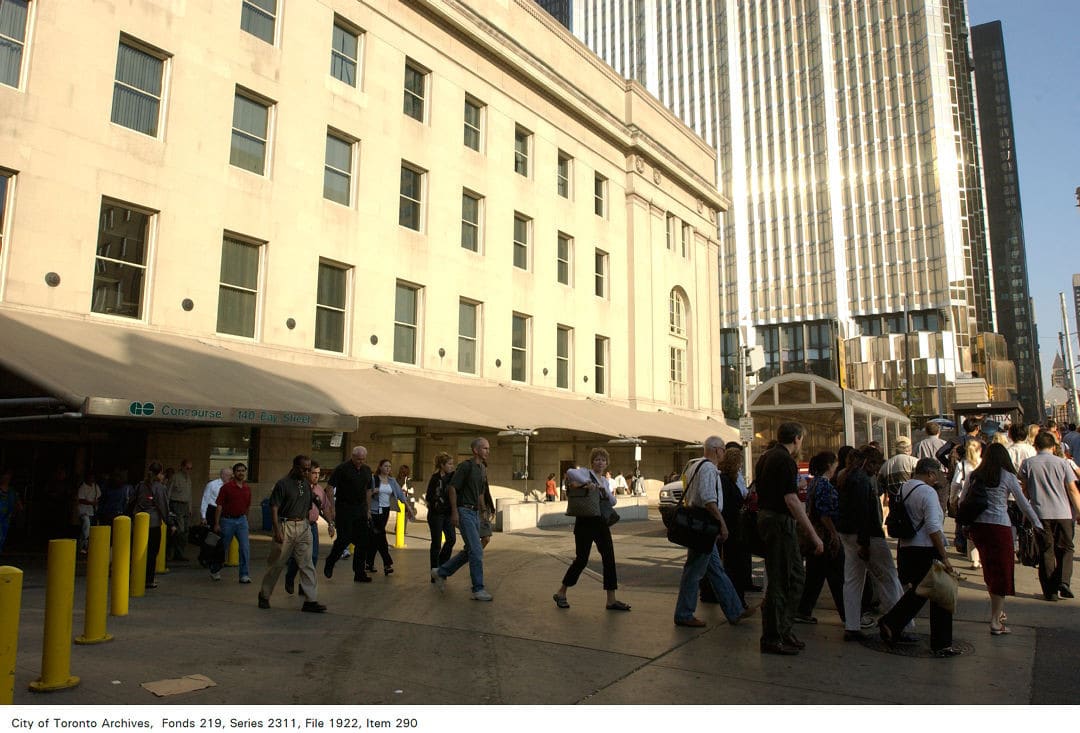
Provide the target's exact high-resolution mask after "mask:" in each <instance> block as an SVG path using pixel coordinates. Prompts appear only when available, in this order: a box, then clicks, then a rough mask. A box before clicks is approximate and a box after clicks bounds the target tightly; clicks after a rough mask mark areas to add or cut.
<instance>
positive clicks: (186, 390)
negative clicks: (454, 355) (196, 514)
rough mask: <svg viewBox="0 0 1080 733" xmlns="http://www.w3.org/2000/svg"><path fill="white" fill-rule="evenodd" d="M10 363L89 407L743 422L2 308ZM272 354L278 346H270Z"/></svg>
mask: <svg viewBox="0 0 1080 733" xmlns="http://www.w3.org/2000/svg"><path fill="white" fill-rule="evenodd" d="M0 342H2V343H5V344H9V345H11V346H9V348H6V349H4V350H3V351H2V352H0V363H2V364H3V365H4V366H6V367H7V368H8V369H9V370H11V371H12V372H14V373H15V374H17V375H18V376H20V377H22V378H23V379H25V380H26V381H28V382H31V383H33V384H36V385H38V386H39V387H41V388H42V389H43V390H44V391H45V392H47V393H48V394H50V395H52V396H55V397H57V398H58V399H60V400H62V401H64V402H66V403H67V404H68V405H69V406H70V407H71V408H72V409H77V410H81V411H82V412H83V413H84V414H85V415H89V416H94V415H97V416H103V417H104V416H108V417H124V418H129V419H136V418H137V419H140V420H143V419H148V420H173V421H181V422H203V423H221V424H252V425H263V426H275V425H276V426H283V427H311V428H321V429H334V430H342V431H346V432H349V431H352V430H355V429H356V427H357V424H358V419H384V420H394V419H399V420H402V419H407V420H409V421H411V422H420V421H432V422H436V421H437V422H443V423H450V424H454V425H461V426H468V427H474V428H478V429H491V430H502V429H505V428H507V427H509V426H515V427H518V428H532V429H536V430H541V429H545V428H546V429H557V430H565V431H569V432H573V433H579V434H590V435H596V436H606V437H610V438H618V437H633V438H642V439H654V440H656V439H661V440H671V441H676V442H686V443H699V442H701V441H703V440H704V439H705V438H706V437H708V436H709V435H714V434H716V435H720V436H721V437H723V438H724V439H725V440H733V439H736V438H737V432H736V431H735V430H734V429H733V428H730V427H728V425H727V424H726V423H725V422H723V421H722V419H720V418H719V416H712V417H709V418H705V417H702V418H692V417H686V416H682V415H675V414H671V413H664V412H658V411H644V410H636V409H633V408H630V407H626V406H623V405H618V404H615V403H612V402H610V401H607V400H600V399H594V398H588V397H582V396H579V395H569V394H567V395H563V394H557V393H545V392H541V391H537V390H533V389H526V388H523V387H518V386H516V385H505V384H500V383H493V382H488V381H484V380H480V379H467V378H465V379H463V378H460V377H458V376H457V375H448V378H447V379H441V378H439V377H437V376H428V375H425V374H423V373H420V372H416V371H412V370H409V369H404V368H402V369H399V368H396V367H382V366H377V367H372V366H370V365H355V366H352V365H351V364H352V363H351V362H347V361H345V360H342V359H337V358H332V357H325V356H321V355H316V354H305V353H296V352H290V351H284V350H278V349H272V348H270V347H266V346H262V345H259V344H247V343H234V342H231V341H228V340H214V341H210V340H203V339H199V338H194V337H189V336H179V335H172V334H162V333H159V332H155V331H152V330H149V329H145V328H140V327H128V326H126V324H124V325H121V324H114V323H108V322H103V321H100V320H97V319H85V318H65V317H61V316H56V315H45V314H38V313H32V312H28V311H20V310H9V309H4V310H0ZM268 354H272V355H273V356H272V357H271V356H269V355H268Z"/></svg>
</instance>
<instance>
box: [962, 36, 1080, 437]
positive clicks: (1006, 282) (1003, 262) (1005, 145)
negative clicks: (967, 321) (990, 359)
mask: <svg viewBox="0 0 1080 733" xmlns="http://www.w3.org/2000/svg"><path fill="white" fill-rule="evenodd" d="M971 47H972V51H973V53H974V59H975V88H976V92H977V95H978V102H979V135H980V138H981V141H982V154H983V176H984V181H985V184H986V210H987V220H988V222H989V226H990V251H991V256H992V259H993V273H994V295H995V299H996V306H997V315H998V333H1000V334H1001V335H1002V336H1004V337H1005V341H1006V342H1007V343H1008V348H1009V356H1010V357H1012V360H1013V362H1014V363H1015V364H1016V390H1017V395H1018V398H1019V400H1020V402H1021V404H1022V405H1023V406H1024V412H1025V414H1027V415H1029V416H1032V417H1034V416H1036V415H1037V414H1038V410H1039V406H1040V405H1041V404H1042V393H1043V390H1042V367H1041V366H1040V364H1039V350H1038V348H1037V345H1038V341H1037V340H1036V338H1035V317H1034V314H1033V313H1032V311H1031V306H1030V301H1031V293H1030V289H1029V285H1028V268H1027V249H1026V246H1025V244H1024V218H1023V214H1022V211H1021V206H1020V180H1019V175H1018V174H1017V160H1016V135H1015V131H1014V129H1013V115H1012V101H1011V97H1010V94H1009V73H1008V67H1007V66H1006V62H1005V39H1004V36H1003V35H1002V30H1001V22H1000V21H994V22H992V23H983V24H982V25H977V26H974V27H972V29H971ZM1075 284H1076V278H1074V285H1075Z"/></svg>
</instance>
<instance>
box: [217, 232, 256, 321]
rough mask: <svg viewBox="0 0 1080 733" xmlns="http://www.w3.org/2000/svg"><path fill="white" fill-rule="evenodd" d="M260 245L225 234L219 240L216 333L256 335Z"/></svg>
mask: <svg viewBox="0 0 1080 733" xmlns="http://www.w3.org/2000/svg"><path fill="white" fill-rule="evenodd" d="M261 251H262V244H258V243H254V242H245V241H242V240H240V239H237V238H235V237H232V236H229V235H228V234H226V235H225V237H224V238H223V240H222V243H221V277H220V280H219V286H218V317H217V330H218V333H229V334H232V335H233V336H246V337H247V338H255V321H256V316H257V313H258V306H259V270H260V260H261V254H262V252H261Z"/></svg>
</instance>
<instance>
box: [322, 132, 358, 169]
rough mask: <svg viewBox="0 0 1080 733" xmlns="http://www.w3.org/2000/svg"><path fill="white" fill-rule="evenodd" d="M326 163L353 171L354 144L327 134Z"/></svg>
mask: <svg viewBox="0 0 1080 733" xmlns="http://www.w3.org/2000/svg"><path fill="white" fill-rule="evenodd" d="M326 164H327V165H328V166H331V167H333V168H337V169H338V170H339V171H345V172H346V173H348V172H351V171H352V144H351V143H349V142H347V141H345V140H342V139H341V138H338V137H334V136H333V135H327V136H326Z"/></svg>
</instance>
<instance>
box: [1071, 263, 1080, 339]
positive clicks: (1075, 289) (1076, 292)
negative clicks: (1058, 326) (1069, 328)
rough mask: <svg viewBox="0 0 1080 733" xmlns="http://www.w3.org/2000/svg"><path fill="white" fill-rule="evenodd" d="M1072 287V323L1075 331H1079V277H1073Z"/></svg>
mask: <svg viewBox="0 0 1080 733" xmlns="http://www.w3.org/2000/svg"><path fill="white" fill-rule="evenodd" d="M1072 285H1073V311H1074V318H1075V319H1076V320H1075V321H1074V322H1073V325H1074V326H1075V331H1080V275H1073V283H1072ZM1075 331H1074V333H1075Z"/></svg>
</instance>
